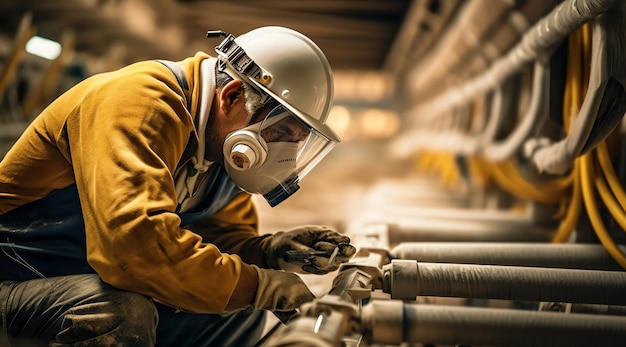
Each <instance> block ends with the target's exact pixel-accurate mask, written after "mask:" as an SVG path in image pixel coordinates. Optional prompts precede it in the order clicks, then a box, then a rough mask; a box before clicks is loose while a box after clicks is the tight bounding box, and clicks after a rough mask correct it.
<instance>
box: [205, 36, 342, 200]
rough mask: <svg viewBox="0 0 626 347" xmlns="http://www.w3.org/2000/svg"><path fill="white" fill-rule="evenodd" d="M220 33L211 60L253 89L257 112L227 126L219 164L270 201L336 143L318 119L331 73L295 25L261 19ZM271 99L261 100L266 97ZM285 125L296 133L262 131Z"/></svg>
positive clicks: (328, 100)
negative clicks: (263, 110) (242, 30)
mask: <svg viewBox="0 0 626 347" xmlns="http://www.w3.org/2000/svg"><path fill="white" fill-rule="evenodd" d="M217 35H219V36H222V35H224V36H226V38H225V39H224V41H222V43H221V44H219V45H218V46H217V47H216V48H215V51H216V52H217V53H218V54H219V65H218V67H219V68H220V69H222V70H223V71H225V72H226V73H228V74H230V75H231V77H233V78H239V79H241V80H243V81H244V82H246V83H247V84H248V85H250V86H252V87H253V88H255V89H257V90H258V91H259V92H260V93H261V95H262V96H263V101H262V103H264V105H267V106H272V107H271V109H270V110H269V112H268V113H267V115H266V116H265V119H264V120H263V121H261V122H259V123H257V124H255V125H250V126H248V127H247V128H244V129H239V130H236V131H233V132H232V133H230V134H228V135H227V137H226V140H225V142H224V149H223V150H224V158H225V163H224V164H225V165H224V166H225V168H226V171H227V172H228V174H229V176H230V178H231V179H232V180H233V181H234V182H235V183H236V184H237V185H238V186H239V187H240V188H241V189H243V190H245V191H247V192H249V193H257V194H262V195H263V196H264V197H265V199H266V200H267V201H268V203H269V204H270V205H271V206H276V205H277V204H279V203H280V202H282V201H283V200H285V199H286V198H288V197H289V196H291V195H292V194H293V193H295V192H296V191H297V190H298V189H299V185H298V184H299V182H300V180H301V179H302V178H303V177H304V176H305V175H307V173H308V172H310V171H311V169H312V168H313V167H315V166H316V165H317V164H318V163H319V162H320V161H321V159H322V158H324V157H325V156H326V155H327V154H328V153H329V152H330V150H331V149H332V148H333V147H334V146H335V144H337V143H338V142H339V141H340V140H339V136H337V134H335V132H334V131H333V130H332V129H331V128H330V127H328V125H326V119H327V118H328V114H329V112H330V108H331V106H332V102H333V75H332V70H331V68H330V64H329V63H328V60H327V59H326V56H324V54H323V53H322V51H321V50H320V48H319V47H317V45H315V43H313V41H311V40H310V39H309V38H308V37H306V36H304V35H302V34H300V33H299V32H297V31H294V30H291V29H287V28H283V27H277V26H270V27H262V28H259V29H255V30H252V31H250V32H248V33H246V34H243V35H241V36H239V37H237V38H235V37H234V36H232V35H230V34H226V33H224V32H222V31H209V32H208V33H207V36H217ZM272 99H273V100H275V101H276V102H278V103H279V105H278V106H277V105H276V104H275V103H269V102H268V101H269V100H272ZM279 133H281V134H282V133H287V134H292V135H300V136H298V137H297V138H290V136H279V137H276V136H270V135H268V134H279Z"/></svg>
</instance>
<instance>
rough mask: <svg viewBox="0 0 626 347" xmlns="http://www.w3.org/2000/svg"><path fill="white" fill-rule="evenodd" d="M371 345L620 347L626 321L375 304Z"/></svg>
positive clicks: (370, 313) (367, 317)
mask: <svg viewBox="0 0 626 347" xmlns="http://www.w3.org/2000/svg"><path fill="white" fill-rule="evenodd" d="M361 316H362V321H363V323H364V326H365V329H364V330H365V331H366V332H367V333H366V335H365V336H364V337H365V339H366V340H367V341H370V342H372V343H376V344H389V345H399V344H401V343H403V342H412V343H432V344H444V345H458V344H462V345H472V346H473V345H480V346H568V347H571V346H616V345H621V344H622V343H623V342H624V341H626V317H618V316H602V315H588V314H562V313H556V312H536V311H522V310H511V309H494V308H477V307H462V306H458V307H457V306H442V305H425V304H406V303H402V302H398V301H380V300H375V301H372V302H370V303H369V304H368V305H366V306H365V307H364V308H363V313H362V315H361ZM618 341H619V343H618Z"/></svg>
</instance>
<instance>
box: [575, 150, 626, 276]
mask: <svg viewBox="0 0 626 347" xmlns="http://www.w3.org/2000/svg"><path fill="white" fill-rule="evenodd" d="M580 159H581V161H582V168H581V175H580V176H581V185H582V193H583V199H584V200H585V209H586V210H587V214H588V215H589V220H590V221H591V225H592V226H593V229H594V231H595V233H596V235H597V236H598V239H599V240H600V243H602V246H604V248H605V249H606V250H607V252H609V254H610V255H611V257H613V259H615V261H616V262H617V263H618V264H619V265H620V266H621V267H622V268H624V269H626V255H624V253H623V252H622V251H621V250H620V249H619V247H618V246H617V245H616V244H615V242H614V241H613V239H612V238H611V236H610V235H609V233H608V231H607V230H606V227H605V226H604V223H603V222H602V217H601V216H600V212H599V210H598V204H597V201H596V198H595V196H594V192H593V186H592V182H593V180H594V176H595V174H594V170H593V165H592V158H591V154H590V153H588V154H585V155H583V156H582V157H581V158H580Z"/></svg>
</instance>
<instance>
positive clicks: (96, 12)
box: [0, 0, 626, 292]
mask: <svg viewBox="0 0 626 347" xmlns="http://www.w3.org/2000/svg"><path fill="white" fill-rule="evenodd" d="M624 19H625V15H624V4H623V1H609V0H606V1H601V0H596V1H584V0H578V1H573V0H571V1H557V0H470V1H461V0H315V1H312V0H299V1H294V0H264V1H253V0H242V1H220V0H65V1H40V0H19V1H18V0H3V1H2V3H1V4H0V69H1V73H2V75H1V76H0V95H1V96H2V99H1V102H0V154H3V153H5V152H6V150H8V148H9V147H10V146H11V144H12V143H13V142H14V141H15V139H16V138H17V137H18V136H19V134H20V133H21V132H22V131H23V129H24V128H25V127H26V126H27V125H28V124H29V123H30V121H32V119H34V118H35V117H36V116H37V114H38V112H39V111H40V110H41V109H42V108H44V107H45V106H46V105H47V104H48V103H49V102H50V101H51V100H53V99H54V98H55V97H56V96H58V95H59V94H60V93H62V92H63V91H65V90H67V89H68V88H70V87H71V86H72V85H74V84H75V83H77V82H79V81H80V80H82V79H84V78H86V77H88V76H90V75H93V74H96V73H100V72H104V71H109V70H112V69H117V68H119V67H122V66H124V65H126V64H129V63H132V62H135V61H139V60H145V59H170V60H181V59H183V58H185V57H188V56H191V55H193V54H195V52H197V51H205V52H207V53H209V54H213V53H214V51H213V49H214V47H215V46H216V45H217V44H218V43H219V41H220V40H218V39H207V38H206V37H205V34H206V31H207V30H223V31H226V32H229V33H231V34H233V35H235V36H237V35H239V34H242V33H245V32H247V31H249V30H251V29H254V28H256V27H259V26H266V25H280V26H285V27H289V28H292V29H295V30H298V31H300V32H302V33H304V34H305V35H307V36H309V37H310V38H311V39H312V40H313V41H314V42H316V43H317V44H318V45H319V46H320V47H321V49H322V50H323V51H324V52H325V54H326V55H327V57H328V59H329V61H330V64H331V66H332V68H333V72H334V79H335V103H334V107H333V109H332V111H331V114H330V118H329V123H330V124H331V125H332V127H333V128H334V129H336V131H337V133H338V134H339V135H340V137H341V138H342V140H343V141H342V142H341V143H340V144H339V145H338V146H337V147H336V149H335V150H334V151H333V152H331V153H330V154H329V156H328V157H327V159H325V160H324V161H323V162H322V163H321V164H320V165H319V166H318V167H317V168H315V169H314V170H313V171H312V172H311V173H310V174H309V175H308V176H307V177H305V178H304V179H303V180H302V184H301V186H302V188H301V190H300V191H299V192H298V193H296V194H295V195H294V196H293V197H291V198H290V199H288V200H287V201H285V202H284V203H282V204H281V205H279V206H277V207H275V208H270V207H269V206H268V205H267V204H266V203H265V201H264V200H262V199H257V200H258V204H257V206H258V210H259V214H260V218H261V229H262V232H274V231H277V230H285V229H289V228H292V227H295V226H298V225H301V224H325V225H330V226H332V227H335V228H337V229H338V230H340V231H342V232H346V233H348V234H349V235H350V236H351V237H352V239H353V241H354V242H355V243H356V244H357V245H358V246H360V247H377V248H383V249H387V250H393V249H394V247H398V246H400V245H402V244H404V243H407V242H467V243H470V242H473V243H480V244H493V245H494V247H497V246H495V245H498V244H499V243H535V244H539V243H541V244H573V243H585V244H589V243H592V244H597V245H601V247H602V249H603V250H604V251H605V253H606V257H607V258H608V259H610V260H609V262H611V263H612V264H613V265H614V266H615V267H616V268H618V269H622V268H626V257H625V256H624V253H623V249H621V248H620V246H619V245H620V244H621V243H624V240H625V235H624V231H625V230H626V194H625V193H624V190H623V184H624V182H625V180H626V165H625V161H624V160H622V158H623V157H624V152H623V151H624V149H625V148H626V142H625V141H624V137H623V132H624V126H623V125H622V117H623V114H624V112H625V110H626V96H625V95H624V89H623V86H624V82H625V81H626V80H625V75H626V68H624V66H623V65H624V64H625V63H626V59H624V57H623V55H624V52H623V50H624V47H626V45H624V42H623V41H624V40H625V39H626V30H625V28H624V25H625V24H624V22H625V20H624ZM42 49H44V50H43V51H42ZM529 257H532V255H529ZM327 284H328V283H323V284H322V287H321V288H320V289H318V292H324V291H325V290H326V289H327V287H326V285H327Z"/></svg>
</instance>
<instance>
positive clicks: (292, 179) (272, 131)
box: [224, 105, 336, 207]
mask: <svg viewBox="0 0 626 347" xmlns="http://www.w3.org/2000/svg"><path fill="white" fill-rule="evenodd" d="M335 144H336V141H333V140H332V139H329V138H327V137H326V136H324V135H323V134H321V133H320V132H318V131H316V130H315V128H314V127H312V126H311V125H309V124H307V123H305V122H304V121H302V120H301V119H300V118H299V117H297V116H296V115H295V114H294V113H292V112H291V111H289V110H288V109H287V108H285V107H284V106H282V105H279V106H276V107H274V108H272V109H271V110H270V111H269V112H268V113H267V115H266V116H265V118H264V119H263V120H262V121H260V122H257V123H254V124H252V125H249V126H248V127H246V128H243V129H240V130H236V131H234V132H232V133H230V134H228V135H227V136H226V140H225V141H224V159H225V160H224V167H225V168H226V172H227V173H228V175H229V176H230V178H231V179H232V180H233V182H235V183H236V184H237V185H238V186H239V187H240V188H241V189H242V190H244V191H246V192H248V193H251V194H261V195H263V197H264V198H265V199H266V200H267V202H268V203H269V204H270V206H272V207H274V206H276V205H278V204H279V203H281V202H282V201H284V200H285V199H287V198H288V197H289V196H291V195H292V194H293V193H295V192H296V191H297V190H298V189H299V188H300V186H299V185H298V183H299V182H300V180H301V179H302V178H303V177H304V176H305V175H306V174H308V173H309V171H311V169H312V168H313V167H315V166H316V165H317V164H318V163H319V162H320V160H322V159H323V158H324V157H325V156H326V155H327V154H328V152H330V150H331V149H332V148H333V147H334V146H335Z"/></svg>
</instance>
